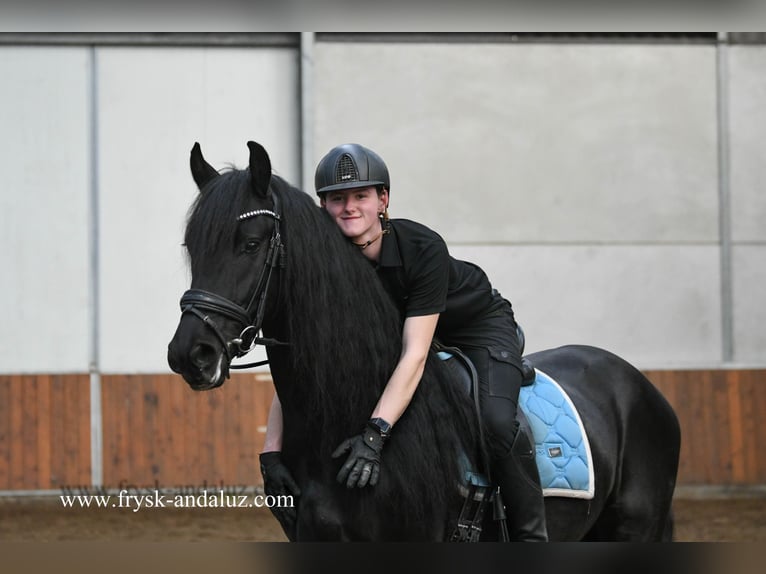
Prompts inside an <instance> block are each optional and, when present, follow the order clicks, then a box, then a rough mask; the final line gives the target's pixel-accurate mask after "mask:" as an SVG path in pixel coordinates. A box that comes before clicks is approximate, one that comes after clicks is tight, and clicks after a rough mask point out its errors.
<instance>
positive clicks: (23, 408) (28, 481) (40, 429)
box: [0, 375, 91, 490]
mask: <svg viewBox="0 0 766 574" xmlns="http://www.w3.org/2000/svg"><path fill="white" fill-rule="evenodd" d="M90 474H91V465H90V379H89V377H88V375H0V490H50V489H58V488H61V487H62V486H70V485H87V484H90Z"/></svg>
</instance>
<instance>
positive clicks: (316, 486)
mask: <svg viewBox="0 0 766 574" xmlns="http://www.w3.org/2000/svg"><path fill="white" fill-rule="evenodd" d="M296 540H297V541H298V542H348V541H349V540H350V539H349V537H348V536H347V534H346V532H345V529H344V528H343V519H342V515H341V513H340V511H339V509H338V507H337V504H336V501H335V498H334V497H333V496H332V493H331V492H330V490H329V489H328V488H326V487H325V486H324V485H322V484H320V483H319V482H315V481H308V482H307V483H306V486H304V487H303V488H302V489H301V496H300V507H299V509H298V520H297V524H296Z"/></svg>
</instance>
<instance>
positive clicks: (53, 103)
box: [0, 46, 91, 373]
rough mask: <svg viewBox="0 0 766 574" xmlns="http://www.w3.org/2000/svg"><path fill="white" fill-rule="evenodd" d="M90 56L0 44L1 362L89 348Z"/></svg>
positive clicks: (62, 359) (64, 363)
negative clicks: (0, 85) (0, 174)
mask: <svg viewBox="0 0 766 574" xmlns="http://www.w3.org/2000/svg"><path fill="white" fill-rule="evenodd" d="M88 62H89V56H88V50H87V49H85V48H42V47H13V46H7V47H5V46H3V47H0V78H2V80H1V81H2V89H0V172H1V173H2V174H3V175H2V178H1V179H0V268H1V269H2V270H3V271H2V272H0V294H2V297H3V308H4V309H3V314H2V319H1V320H0V372H2V373H8V372H72V371H79V372H84V371H87V370H88V362H89V354H90V342H91V338H90V334H89V328H90V322H89V313H88V299H89V296H90V295H89V293H90V291H89V274H88V269H89V266H88V260H89V247H88V238H89V231H88V225H89V218H88V214H89V174H90V171H89V169H90V163H89V126H90V122H89V115H88V98H89V96H88V94H89V78H90V76H89V64H88Z"/></svg>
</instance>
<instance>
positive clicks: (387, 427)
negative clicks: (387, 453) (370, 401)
mask: <svg viewBox="0 0 766 574" xmlns="http://www.w3.org/2000/svg"><path fill="white" fill-rule="evenodd" d="M367 424H368V425H370V426H371V427H372V428H374V429H375V430H376V431H378V432H379V433H380V436H382V437H383V438H388V436H389V435H390V434H391V429H392V428H393V425H391V424H390V423H389V422H388V421H386V420H385V419H382V418H380V417H375V418H374V419H370V420H368V421H367Z"/></svg>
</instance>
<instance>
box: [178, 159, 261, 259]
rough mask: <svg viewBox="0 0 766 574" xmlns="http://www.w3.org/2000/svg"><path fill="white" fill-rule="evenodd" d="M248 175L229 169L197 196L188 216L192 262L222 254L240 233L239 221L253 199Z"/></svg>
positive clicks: (188, 242) (185, 236)
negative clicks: (238, 217)
mask: <svg viewBox="0 0 766 574" xmlns="http://www.w3.org/2000/svg"><path fill="white" fill-rule="evenodd" d="M251 196H252V193H251V191H250V186H249V177H248V172H247V171H245V170H236V169H233V168H232V169H229V170H226V171H223V172H222V173H221V175H219V176H218V177H216V178H215V179H213V180H212V181H211V182H210V183H208V185H207V186H206V187H205V188H204V189H203V190H202V191H201V192H200V193H199V194H198V195H197V198H196V200H195V201H194V203H192V206H191V208H190V209H189V213H188V216H187V223H186V232H185V235H184V240H185V243H186V247H187V250H188V252H189V255H190V256H191V258H192V260H195V259H197V260H200V259H202V258H203V257H204V256H205V255H208V254H220V253H221V251H222V250H223V249H226V248H227V247H230V246H231V245H232V244H233V242H234V238H235V237H236V233H237V225H236V218H237V216H238V215H239V214H240V213H242V212H243V211H244V209H245V207H246V206H247V204H248V201H249V200H250V199H251Z"/></svg>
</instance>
